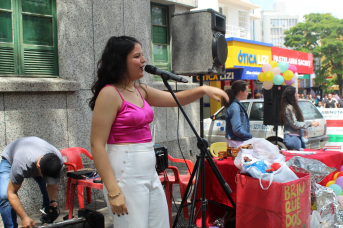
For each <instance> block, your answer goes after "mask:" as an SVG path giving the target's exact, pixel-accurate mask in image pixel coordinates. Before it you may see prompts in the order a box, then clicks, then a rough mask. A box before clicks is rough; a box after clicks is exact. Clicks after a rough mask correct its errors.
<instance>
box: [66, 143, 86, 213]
mask: <svg viewBox="0 0 343 228" xmlns="http://www.w3.org/2000/svg"><path fill="white" fill-rule="evenodd" d="M60 152H61V154H62V156H66V157H67V162H64V165H67V166H68V171H69V170H73V171H77V170H79V169H82V168H83V164H82V159H81V154H84V155H86V156H87V157H88V158H89V159H91V160H93V157H92V155H91V154H90V153H89V152H88V151H87V150H86V149H84V148H82V147H70V148H65V149H62V150H61V151H60ZM70 183H71V178H70V177H68V181H67V193H66V209H67V210H68V207H69V195H70ZM91 190H92V189H91V188H90V187H86V191H87V202H88V203H89V204H90V203H92V192H91ZM77 192H78V194H77V195H78V199H79V208H84V206H85V205H84V200H83V197H84V194H83V186H80V185H79V186H77ZM71 194H75V193H74V192H72V193H71Z"/></svg>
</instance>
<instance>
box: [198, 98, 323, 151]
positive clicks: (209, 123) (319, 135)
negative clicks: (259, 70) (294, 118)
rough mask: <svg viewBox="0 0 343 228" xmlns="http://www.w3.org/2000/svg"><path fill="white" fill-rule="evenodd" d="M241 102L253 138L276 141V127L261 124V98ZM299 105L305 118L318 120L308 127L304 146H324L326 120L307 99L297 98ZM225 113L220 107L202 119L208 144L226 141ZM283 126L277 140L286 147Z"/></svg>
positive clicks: (315, 147)
mask: <svg viewBox="0 0 343 228" xmlns="http://www.w3.org/2000/svg"><path fill="white" fill-rule="evenodd" d="M241 103H242V104H243V105H244V107H245V109H246V110H247V113H248V116H249V121H250V133H251V134H252V136H253V137H254V138H264V139H267V140H268V141H270V142H272V143H274V144H275V143H276V131H275V130H276V129H274V126H271V125H263V106H264V101H263V99H249V100H242V101H241ZM298 104H299V107H300V109H301V110H302V113H303V116H304V119H305V120H311V121H317V122H319V126H318V127H309V128H307V131H308V142H307V144H306V148H308V149H309V148H311V149H320V148H324V146H325V144H326V143H327V142H328V141H329V136H327V135H326V128H327V127H326V120H325V119H324V117H323V116H322V114H321V113H320V112H319V111H318V109H317V108H316V107H315V106H314V105H313V104H312V103H311V102H310V101H308V100H299V103H298ZM225 114H226V109H225V108H224V107H221V108H220V109H219V110H218V111H217V112H216V113H215V114H214V115H212V116H211V117H210V118H207V119H204V135H205V138H206V139H207V140H208V141H209V143H210V144H212V143H215V142H226V139H225V132H226V131H225V126H226V122H225ZM283 137H284V134H283V128H282V127H280V126H279V127H278V132H277V141H278V146H279V147H280V148H286V146H285V145H284V144H283Z"/></svg>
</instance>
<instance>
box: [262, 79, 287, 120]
mask: <svg viewBox="0 0 343 228" xmlns="http://www.w3.org/2000/svg"><path fill="white" fill-rule="evenodd" d="M287 87H289V86H286V85H273V88H272V89H270V90H264V92H263V97H264V108H263V114H264V116H263V124H264V125H273V126H280V108H281V98H282V94H283V92H284V91H285V89H286V88H287Z"/></svg>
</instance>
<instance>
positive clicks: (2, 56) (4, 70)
mask: <svg viewBox="0 0 343 228" xmlns="http://www.w3.org/2000/svg"><path fill="white" fill-rule="evenodd" d="M12 16H13V12H12V5H11V0H1V1H0V74H3V75H13V74H15V57H14V43H13V35H12V29H13V25H12V22H13V20H12Z"/></svg>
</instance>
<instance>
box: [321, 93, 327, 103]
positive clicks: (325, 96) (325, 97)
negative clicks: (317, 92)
mask: <svg viewBox="0 0 343 228" xmlns="http://www.w3.org/2000/svg"><path fill="white" fill-rule="evenodd" d="M327 100H328V95H327V94H324V97H323V99H322V104H325V102H326V101H327Z"/></svg>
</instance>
